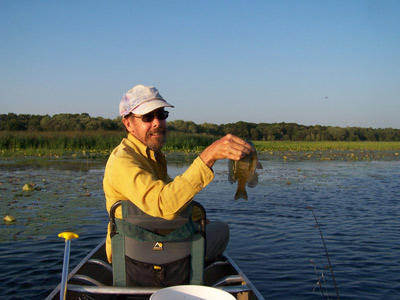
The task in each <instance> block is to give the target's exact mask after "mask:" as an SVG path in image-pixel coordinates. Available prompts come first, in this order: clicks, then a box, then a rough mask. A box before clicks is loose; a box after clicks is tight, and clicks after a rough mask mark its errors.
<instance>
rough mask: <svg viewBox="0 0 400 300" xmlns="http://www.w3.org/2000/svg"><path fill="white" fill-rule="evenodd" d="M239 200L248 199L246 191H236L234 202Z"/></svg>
mask: <svg viewBox="0 0 400 300" xmlns="http://www.w3.org/2000/svg"><path fill="white" fill-rule="evenodd" d="M240 198H242V199H244V200H248V199H249V197H248V196H247V192H246V189H237V191H236V194H235V200H238V199H240Z"/></svg>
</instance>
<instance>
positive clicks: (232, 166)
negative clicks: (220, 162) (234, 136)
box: [228, 160, 236, 184]
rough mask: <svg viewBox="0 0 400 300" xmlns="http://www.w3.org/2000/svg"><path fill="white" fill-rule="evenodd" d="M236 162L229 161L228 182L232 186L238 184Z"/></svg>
mask: <svg viewBox="0 0 400 300" xmlns="http://www.w3.org/2000/svg"><path fill="white" fill-rule="evenodd" d="M235 167H236V166H235V162H234V161H233V160H230V161H229V167H228V170H229V174H228V180H229V182H230V183H231V184H233V183H235V182H236V178H235Z"/></svg>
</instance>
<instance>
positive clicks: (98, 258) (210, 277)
mask: <svg viewBox="0 0 400 300" xmlns="http://www.w3.org/2000/svg"><path fill="white" fill-rule="evenodd" d="M106 262H107V259H106V252H105V246H104V241H103V242H101V243H100V244H99V245H98V246H97V247H95V248H94V249H93V250H92V251H91V252H90V253H89V254H88V255H87V256H86V257H85V258H84V259H83V260H82V261H81V262H80V263H79V264H78V266H76V267H75V268H74V269H73V270H72V271H71V272H70V274H69V275H68V286H67V297H66V299H74V300H78V299H79V300H92V299H93V300H113V299H118V300H120V299H138V300H139V299H146V300H147V299H149V298H150V296H151V295H152V294H153V293H155V292H156V291H158V290H160V289H161V288H157V287H114V286H112V282H113V278H112V268H111V266H110V265H109V264H108V263H106ZM204 285H205V286H212V287H216V288H220V289H222V290H225V291H227V292H229V293H231V294H232V295H233V296H235V297H236V299H238V300H263V299H264V298H263V296H262V295H261V294H260V293H259V292H258V291H257V289H256V288H255V287H254V286H253V285H252V284H251V282H250V281H249V280H248V278H247V277H246V276H245V275H244V274H243V273H242V271H241V270H240V269H239V267H238V266H237V265H236V264H235V263H234V261H233V260H232V259H231V258H230V257H229V255H227V254H226V253H224V255H223V256H222V257H221V259H219V260H217V261H215V262H213V263H211V264H210V265H208V266H207V267H206V268H205V270H204ZM52 299H60V285H58V286H57V287H56V288H55V289H54V290H53V292H52V293H51V294H50V295H49V296H48V297H47V298H46V300H52Z"/></svg>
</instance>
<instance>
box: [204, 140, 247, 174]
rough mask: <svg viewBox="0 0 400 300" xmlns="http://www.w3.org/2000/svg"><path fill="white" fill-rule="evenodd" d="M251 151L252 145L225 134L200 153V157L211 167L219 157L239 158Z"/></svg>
mask: <svg viewBox="0 0 400 300" xmlns="http://www.w3.org/2000/svg"><path fill="white" fill-rule="evenodd" d="M253 151H254V149H253V147H252V146H251V145H250V144H248V143H246V142H245V141H244V140H242V139H241V138H238V137H237V136H234V135H232V134H227V135H226V136H224V137H223V138H221V139H219V140H218V141H215V142H214V143H212V144H211V145H210V146H208V147H207V148H206V149H205V150H204V151H203V152H202V153H201V154H200V158H201V159H202V160H203V161H204V163H205V164H206V165H207V166H208V167H210V168H211V167H212V166H213V165H214V163H215V162H216V161H217V160H219V159H231V160H240V159H241V158H243V157H245V156H246V155H248V154H250V153H252V152H253Z"/></svg>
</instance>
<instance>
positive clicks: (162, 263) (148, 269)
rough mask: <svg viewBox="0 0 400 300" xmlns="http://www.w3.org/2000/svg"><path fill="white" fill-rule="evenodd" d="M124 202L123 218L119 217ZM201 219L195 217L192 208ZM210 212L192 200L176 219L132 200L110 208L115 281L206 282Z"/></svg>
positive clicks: (162, 284)
mask: <svg viewBox="0 0 400 300" xmlns="http://www.w3.org/2000/svg"><path fill="white" fill-rule="evenodd" d="M120 206H121V209H122V219H118V218H115V211H116V209H117V208H118V207H120ZM194 207H196V208H195V209H197V211H200V212H201V219H200V220H199V221H198V222H197V221H196V222H193V220H192V210H193V209H194ZM205 224H206V212H205V210H204V208H203V206H202V205H201V204H200V203H198V202H195V201H192V202H191V203H190V204H189V205H188V206H187V207H186V208H185V209H184V210H183V211H182V212H181V214H180V215H179V216H178V217H176V218H175V219H173V220H165V219H162V218H157V217H152V216H149V215H147V214H146V213H144V212H143V211H141V210H140V209H139V208H138V207H137V206H136V205H134V204H133V203H132V202H131V201H127V200H124V201H118V202H116V203H115V204H114V205H113V206H112V207H111V209H110V225H111V230H110V237H111V247H112V254H113V256H112V257H113V262H112V269H113V281H114V282H113V285H114V286H117V287H127V286H144V287H166V286H173V285H182V284H203V277H204V262H205V243H206V229H205V226H206V225H205Z"/></svg>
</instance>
